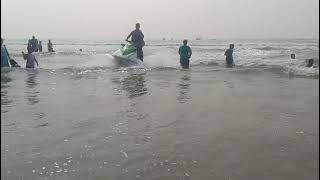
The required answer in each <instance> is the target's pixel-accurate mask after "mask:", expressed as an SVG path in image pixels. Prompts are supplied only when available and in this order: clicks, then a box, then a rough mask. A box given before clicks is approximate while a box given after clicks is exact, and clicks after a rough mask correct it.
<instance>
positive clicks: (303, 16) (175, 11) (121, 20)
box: [1, 0, 319, 39]
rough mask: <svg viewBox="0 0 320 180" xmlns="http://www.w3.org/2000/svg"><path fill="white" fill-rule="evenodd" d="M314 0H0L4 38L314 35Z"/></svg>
mask: <svg viewBox="0 0 320 180" xmlns="http://www.w3.org/2000/svg"><path fill="white" fill-rule="evenodd" d="M318 7H319V0H1V36H2V37H4V38H29V37H30V36H31V35H33V34H34V35H36V36H37V37H40V38H81V39H90V38H93V39H123V38H125V36H126V35H127V34H128V33H129V32H130V31H131V30H133V28H134V25H135V23H136V22H140V23H141V28H142V30H143V32H144V34H145V36H146V39H147V38H148V37H149V38H161V37H166V38H171V37H173V38H195V37H204V38H271V37H275V38H319V35H318V33H319V23H318V21H319V8H318Z"/></svg>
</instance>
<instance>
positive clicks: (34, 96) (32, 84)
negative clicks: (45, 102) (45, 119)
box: [25, 70, 39, 105]
mask: <svg viewBox="0 0 320 180" xmlns="http://www.w3.org/2000/svg"><path fill="white" fill-rule="evenodd" d="M37 75H38V71H37V70H27V78H26V80H25V82H26V87H27V89H26V90H27V91H26V92H25V94H26V98H27V100H28V104H29V105H35V104H37V103H38V102H39V98H38V94H39V91H37V90H36V87H37V85H38V82H37Z"/></svg>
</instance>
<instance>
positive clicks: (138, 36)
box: [126, 23, 145, 61]
mask: <svg viewBox="0 0 320 180" xmlns="http://www.w3.org/2000/svg"><path fill="white" fill-rule="evenodd" d="M130 37H131V42H132V43H133V44H134V46H135V47H136V49H137V58H138V59H140V60H141V61H143V51H142V47H143V46H144V45H145V42H144V35H143V33H142V31H141V30H140V24H139V23H137V24H136V29H135V30H133V31H132V32H131V33H130V34H129V35H128V37H127V39H126V41H128V40H129V38H130Z"/></svg>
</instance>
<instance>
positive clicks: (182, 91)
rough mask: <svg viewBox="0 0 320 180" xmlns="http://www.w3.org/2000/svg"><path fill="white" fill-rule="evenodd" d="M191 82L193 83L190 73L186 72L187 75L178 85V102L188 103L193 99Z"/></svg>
mask: <svg viewBox="0 0 320 180" xmlns="http://www.w3.org/2000/svg"><path fill="white" fill-rule="evenodd" d="M190 81H191V74H190V73H188V72H186V74H184V75H183V76H182V77H181V78H180V82H179V83H178V90H179V94H178V96H177V100H178V101H179V102H180V103H186V102H188V100H190V99H191V96H190V95H189V91H190V85H191V83H190Z"/></svg>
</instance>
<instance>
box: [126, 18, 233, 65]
mask: <svg viewBox="0 0 320 180" xmlns="http://www.w3.org/2000/svg"><path fill="white" fill-rule="evenodd" d="M130 37H131V41H130V42H132V43H133V44H134V46H135V47H136V49H137V58H138V59H140V60H141V61H143V50H142V48H143V46H145V42H144V35H143V33H142V31H141V30H140V24H139V23H137V24H136V29H135V30H133V31H132V32H131V33H130V34H129V35H128V36H127V38H126V41H129V38H130ZM182 43H183V44H182V46H180V48H179V51H178V53H179V56H180V65H181V67H182V68H184V69H188V68H189V64H190V58H191V55H192V50H191V48H190V46H188V40H186V39H185V40H183V42H182ZM233 48H234V45H233V44H230V47H229V49H227V50H226V52H225V54H224V55H225V56H226V65H227V67H232V66H233V65H234V63H233Z"/></svg>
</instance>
